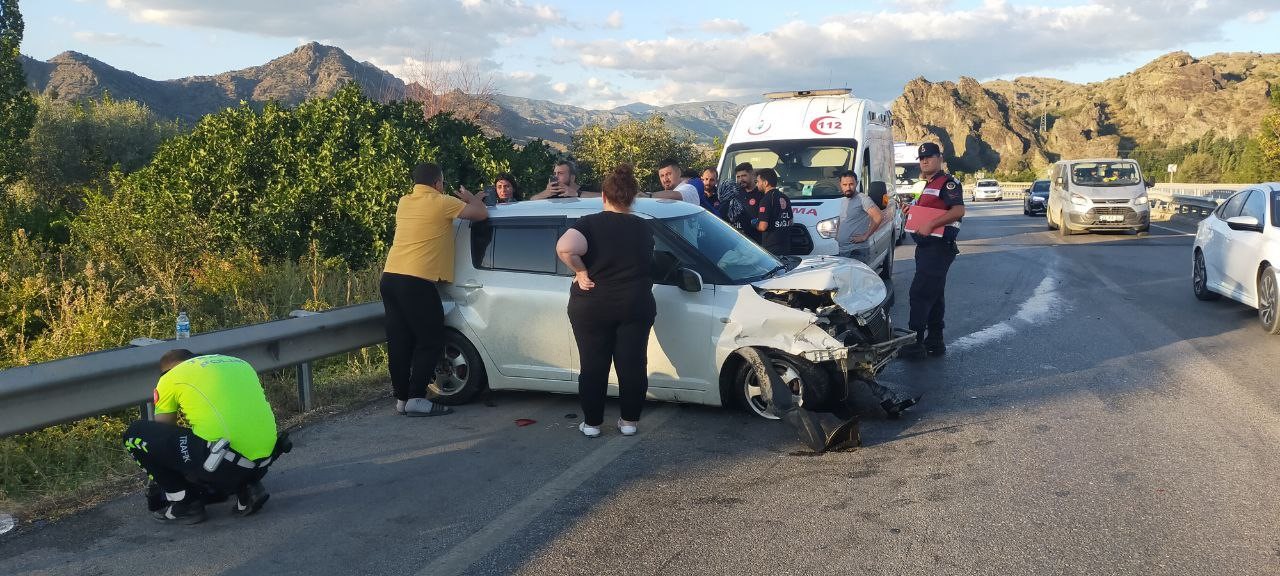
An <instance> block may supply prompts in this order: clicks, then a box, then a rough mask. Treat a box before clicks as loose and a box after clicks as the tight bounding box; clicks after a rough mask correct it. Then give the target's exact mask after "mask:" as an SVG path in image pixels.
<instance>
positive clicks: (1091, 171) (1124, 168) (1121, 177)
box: [1071, 162, 1142, 187]
mask: <svg viewBox="0 0 1280 576" xmlns="http://www.w3.org/2000/svg"><path fill="white" fill-rule="evenodd" d="M1141 182H1142V180H1140V179H1139V178H1138V165H1137V164H1135V163H1133V162H1077V163H1075V164H1072V165H1071V183H1072V184H1077V185H1080V186H1097V187H1110V186H1133V185H1134V184H1138V183H1141Z"/></svg>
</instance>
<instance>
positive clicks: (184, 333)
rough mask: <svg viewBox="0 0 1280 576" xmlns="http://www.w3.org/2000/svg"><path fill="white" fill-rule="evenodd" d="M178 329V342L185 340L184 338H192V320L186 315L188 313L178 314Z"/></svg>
mask: <svg viewBox="0 0 1280 576" xmlns="http://www.w3.org/2000/svg"><path fill="white" fill-rule="evenodd" d="M177 328H178V330H177V339H178V340H182V339H184V338H190V337H191V319H190V318H187V313H186V312H179V313H178V323H177Z"/></svg>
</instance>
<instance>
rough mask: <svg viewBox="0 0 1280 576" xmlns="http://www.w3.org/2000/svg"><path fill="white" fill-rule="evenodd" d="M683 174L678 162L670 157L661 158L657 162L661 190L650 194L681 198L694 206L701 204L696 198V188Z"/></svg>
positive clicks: (674, 198)
mask: <svg viewBox="0 0 1280 576" xmlns="http://www.w3.org/2000/svg"><path fill="white" fill-rule="evenodd" d="M683 174H684V171H683V170H682V169H681V168H680V163H679V162H677V161H675V160H673V159H670V158H668V159H666V160H663V161H662V163H661V164H658V181H659V182H661V183H662V190H660V191H658V192H654V193H653V194H651V195H650V196H652V197H654V198H667V199H670V200H683V201H685V202H688V203H690V204H693V205H695V206H701V205H702V202H701V201H700V199H699V198H698V189H697V188H694V187H693V185H692V184H690V183H689V182H688V181H687V180H686V178H685V177H684V175H683Z"/></svg>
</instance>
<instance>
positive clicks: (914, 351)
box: [898, 330, 928, 360]
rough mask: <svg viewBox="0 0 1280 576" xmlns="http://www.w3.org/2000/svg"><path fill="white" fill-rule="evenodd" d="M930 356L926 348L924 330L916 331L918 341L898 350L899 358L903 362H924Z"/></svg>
mask: <svg viewBox="0 0 1280 576" xmlns="http://www.w3.org/2000/svg"><path fill="white" fill-rule="evenodd" d="M927 354H928V350H927V349H926V348H925V346H924V330H917V331H916V341H915V342H912V343H910V344H907V345H906V346H903V347H902V348H899V349H898V357H899V358H902V359H903V360H923V359H924V357H925V356H926V355H927Z"/></svg>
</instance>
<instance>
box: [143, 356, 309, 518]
mask: <svg viewBox="0 0 1280 576" xmlns="http://www.w3.org/2000/svg"><path fill="white" fill-rule="evenodd" d="M160 373H161V376H160V381H159V382H158V383H157V384H156V389H155V393H154V399H155V406H156V419H155V420H154V421H150V420H139V421H137V422H134V423H133V424H131V425H130V426H129V429H128V430H126V431H125V433H124V446H125V450H127V451H128V452H129V455H130V456H133V459H134V460H136V461H137V462H138V465H139V466H141V467H142V468H143V469H145V470H146V471H147V475H148V478H150V480H151V483H150V484H149V486H148V487H147V508H148V509H150V510H151V511H152V512H153V513H154V514H155V517H156V519H157V520H160V521H162V522H173V523H181V524H195V523H197V522H200V521H202V520H204V519H205V510H204V507H205V504H206V503H212V502H221V501H225V500H226V499H227V498H228V497H230V496H231V495H232V494H234V495H235V497H236V503H235V505H234V506H233V507H232V512H233V513H234V514H237V515H242V516H247V515H249V514H253V513H254V512H257V511H258V510H259V509H260V508H262V505H263V504H264V503H266V501H267V497H268V496H269V495H268V494H267V492H266V490H265V489H264V488H263V487H262V483H261V480H262V477H263V476H264V475H265V474H266V473H267V467H268V466H269V465H271V463H272V462H274V461H275V459H276V458H277V457H279V455H280V454H281V453H284V452H288V451H289V449H290V448H292V444H291V443H290V442H289V439H288V435H287V434H280V435H278V436H277V434H276V419H275V415H274V414H272V412H271V405H270V404H268V403H267V397H266V393H265V392H264V391H263V390H262V382H261V381H260V380H259V379H258V373H257V372H256V371H254V369H253V366H250V365H249V363H248V362H245V361H244V360H241V359H239V358H233V357H231V356H223V355H219V354H211V355H207V356H196V355H195V354H193V353H192V352H191V351H190V350H184V349H181V348H179V349H174V350H170V351H169V352H166V353H165V355H164V356H163V357H162V358H161V359H160ZM178 412H181V413H182V414H183V415H184V416H185V417H186V421H187V423H188V424H189V425H190V426H191V427H190V428H184V427H182V426H179V425H178Z"/></svg>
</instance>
